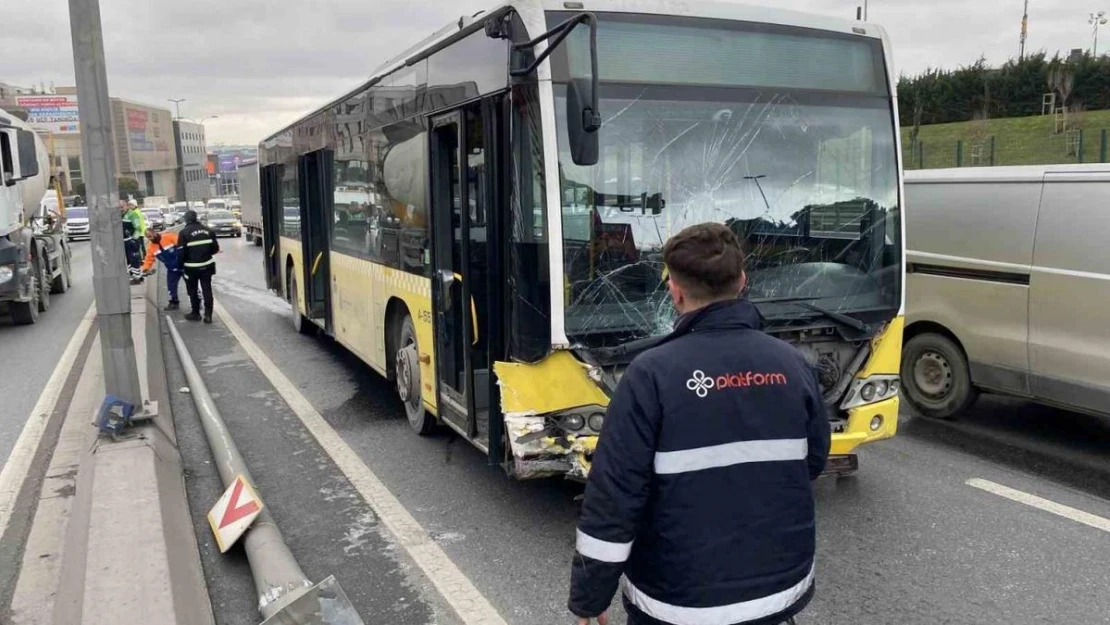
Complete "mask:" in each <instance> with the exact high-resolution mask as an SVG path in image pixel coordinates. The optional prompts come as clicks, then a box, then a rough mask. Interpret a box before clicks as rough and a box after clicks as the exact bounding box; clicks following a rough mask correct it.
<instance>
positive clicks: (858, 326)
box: [794, 302, 871, 334]
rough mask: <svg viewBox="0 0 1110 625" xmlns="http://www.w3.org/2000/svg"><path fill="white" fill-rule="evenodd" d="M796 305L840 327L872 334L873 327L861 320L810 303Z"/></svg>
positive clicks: (797, 303)
mask: <svg viewBox="0 0 1110 625" xmlns="http://www.w3.org/2000/svg"><path fill="white" fill-rule="evenodd" d="M794 304H795V305H797V306H801V307H802V308H805V309H807V310H812V311H813V312H815V313H820V314H821V315H823V316H825V317H828V318H829V319H832V320H833V321H835V322H837V323H839V324H840V325H843V326H848V327H849V328H852V329H853V330H857V331H859V332H865V333H867V334H870V333H871V326H869V325H867V324H866V323H864V322H862V321H860V320H859V319H856V318H855V317H849V316H848V315H845V314H843V313H838V312H836V311H835V310H829V309H828V308H824V307H822V306H818V305H817V304H812V303H809V302H794Z"/></svg>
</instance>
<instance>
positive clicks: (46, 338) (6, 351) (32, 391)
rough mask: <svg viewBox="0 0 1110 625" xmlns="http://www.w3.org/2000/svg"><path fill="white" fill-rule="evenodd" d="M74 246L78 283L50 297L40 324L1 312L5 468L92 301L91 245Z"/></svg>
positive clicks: (0, 425)
mask: <svg viewBox="0 0 1110 625" xmlns="http://www.w3.org/2000/svg"><path fill="white" fill-rule="evenodd" d="M72 245H73V285H72V286H71V287H70V290H69V291H67V292H66V293H65V294H63V295H53V296H51V298H50V310H49V312H46V313H43V314H42V315H41V316H40V317H39V321H38V323H36V324H35V325H31V326H17V325H13V324H12V321H11V317H9V316H8V314H7V312H3V313H0V398H2V401H0V466H2V465H3V464H4V463H5V462H7V459H8V455H9V454H10V453H11V450H12V446H13V445H15V441H16V439H17V438H19V433H20V432H22V431H23V426H24V424H25V423H26V422H27V417H28V416H30V414H31V409H32V408H34V407H35V402H36V401H38V398H39V393H40V392H41V391H42V387H43V386H44V385H45V384H46V381H47V380H48V379H50V374H51V373H53V372H54V367H55V366H57V364H58V359H59V358H61V355H62V352H64V351H65V348H66V345H68V344H69V341H70V339H71V338H73V332H74V330H75V329H76V328H77V324H78V322H80V321H81V317H83V316H84V315H85V313H86V312H87V311H88V309H89V305H90V304H91V303H92V300H93V286H92V265H91V264H90V251H89V243H88V242H87V241H74V242H73V243H72Z"/></svg>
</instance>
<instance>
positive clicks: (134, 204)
mask: <svg viewBox="0 0 1110 625" xmlns="http://www.w3.org/2000/svg"><path fill="white" fill-rule="evenodd" d="M127 205H128V206H138V205H139V203H138V202H136V201H135V200H130V201H128V202H127Z"/></svg>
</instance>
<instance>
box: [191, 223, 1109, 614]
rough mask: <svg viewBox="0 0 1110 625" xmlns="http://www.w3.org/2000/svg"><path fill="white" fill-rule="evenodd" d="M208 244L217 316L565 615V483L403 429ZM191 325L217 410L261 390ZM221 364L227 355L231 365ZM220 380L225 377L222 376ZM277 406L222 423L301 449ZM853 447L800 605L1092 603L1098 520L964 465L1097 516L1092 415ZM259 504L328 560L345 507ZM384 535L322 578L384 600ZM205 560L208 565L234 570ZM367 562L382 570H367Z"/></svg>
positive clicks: (1038, 411) (988, 423) (986, 408)
mask: <svg viewBox="0 0 1110 625" xmlns="http://www.w3.org/2000/svg"><path fill="white" fill-rule="evenodd" d="M224 250H225V251H224V253H223V254H221V255H220V257H219V276H218V277H217V281H216V286H217V297H218V298H220V301H221V302H222V304H223V305H224V306H225V307H226V309H227V310H228V312H229V313H230V314H231V316H232V317H233V318H234V319H235V320H236V321H237V322H238V324H239V325H240V326H242V327H243V328H244V329H245V330H246V332H247V333H248V334H249V335H250V337H251V339H252V340H253V341H254V342H255V343H256V344H257V345H258V346H259V347H260V348H261V349H262V350H263V351H264V352H265V353H266V354H267V355H268V356H269V357H270V358H271V359H272V360H273V361H274V363H276V364H277V366H278V367H279V368H280V369H281V371H282V372H283V373H284V374H285V375H286V376H287V377H288V378H289V379H290V380H291V381H292V382H293V383H294V384H295V385H296V386H297V388H298V389H299V390H300V392H301V393H303V394H304V396H305V397H306V398H307V399H308V400H309V401H310V402H311V403H312V404H313V406H314V407H315V408H316V410H318V411H319V412H320V413H321V414H322V415H323V416H324V418H325V419H326V420H327V422H328V423H329V424H330V425H331V427H332V428H334V429H335V430H336V431H337V432H338V433H339V434H340V435H341V436H342V437H343V439H344V440H345V441H346V443H347V444H348V445H350V446H351V447H352V448H353V449H354V450H355V452H356V453H357V454H358V456H359V458H360V459H361V461H362V462H363V463H365V464H366V465H367V466H368V467H369V468H370V469H371V470H372V471H373V472H374V473H375V474H376V475H377V476H378V477H379V478H380V479H381V481H382V482H384V484H385V485H386V486H387V487H388V488H389V489H390V490H391V491H392V493H393V494H394V495H395V496H396V497H397V498H398V499H399V500H400V502H401V504H403V506H404V507H405V508H406V509H407V510H408V512H409V513H411V514H412V516H413V517H414V518H415V519H416V521H418V522H419V523H420V524H421V525H422V526H423V527H424V528H425V529H426V530H427V531H428V532H429V533H430V534H431V535H432V537H433V538H434V539H435V541H436V542H437V543H438V544H439V545H440V546H441V547H442V549H443V550H444V551H445V552H446V553H447V555H448V556H449V557H450V558H451V559H452V561H454V563H455V564H456V565H457V566H458V567H459V568H460V569H461V571H462V572H463V573H464V574H465V575H466V576H468V577H469V578H470V580H471V581H472V582H473V584H474V585H475V586H476V587H477V588H478V590H479V591H480V592H481V593H482V594H483V595H484V596H485V597H486V598H487V599H488V600H489V601H490V602H491V603H492V604H493V605H494V606H495V607H496V608H497V610H498V611H499V612H500V613H501V615H502V616H503V617H504V619H505V620H506V621H507V622H509V623H512V624H514V625H517V624H519V625H548V624H559V623H568V622H570V619H569V618H568V615H567V613H566V612H565V609H564V605H565V602H566V592H567V583H568V577H569V562H570V558H571V555H572V552H573V548H574V547H573V543H574V528H575V518H576V506H575V504H574V502H573V497H574V496H575V495H576V494H577V493H579V492H581V489H580V487H579V486H576V485H574V484H571V483H567V482H562V481H553V480H547V481H533V482H514V481H510V480H509V479H508V478H506V477H505V476H504V475H503V474H502V473H500V472H498V471H497V470H495V469H491V468H489V467H488V466H487V465H486V463H485V459H484V457H483V456H482V455H481V454H480V453H478V452H477V451H475V450H474V449H472V448H471V447H470V446H469V445H467V444H466V443H464V442H462V441H459V440H457V439H455V438H454V437H452V436H450V435H449V434H446V433H444V434H440V435H436V436H432V437H428V438H418V437H417V436H416V435H414V434H413V433H412V432H411V431H410V430H409V427H408V425H407V423H406V421H405V419H404V416H403V412H402V410H401V408H400V405H399V403H398V401H397V400H396V399H395V396H394V393H393V389H392V388H391V387H390V385H389V384H388V383H386V382H385V381H384V380H382V379H380V378H379V377H378V376H377V375H376V374H375V373H373V372H372V371H371V370H370V369H369V367H367V366H365V365H363V364H362V363H360V362H359V361H358V360H357V359H356V358H354V357H353V356H351V355H350V354H348V353H347V352H346V351H345V350H343V349H342V348H340V347H338V346H337V345H335V344H333V343H331V342H330V341H328V340H326V339H322V338H313V337H307V336H301V335H298V334H297V333H296V332H294V331H293V329H292V326H291V324H290V319H289V315H288V310H287V307H286V305H285V304H284V302H282V301H281V300H279V299H277V298H275V297H273V296H272V295H270V294H269V293H267V292H266V291H265V290H264V288H263V285H262V276H261V269H260V267H261V250H260V249H259V248H254V247H251V246H249V245H247V244H245V243H242V242H241V241H228V242H227V243H226V245H224ZM197 329H203V328H201V327H199V326H198V327H194V328H190V334H191V335H192V340H194V341H196V345H197V349H198V350H201V349H203V350H206V351H205V353H207V354H209V356H208V358H209V359H210V360H209V361H208V364H207V366H206V368H205V370H204V374H205V375H206V376H207V377H208V378H209V379H212V380H213V381H216V380H220V379H221V378H222V380H220V381H219V384H220V391H219V397H217V399H216V401H217V404H218V405H219V406H220V408H221V410H223V411H224V412H225V414H239V413H242V414H244V415H247V414H249V415H255V414H256V413H257V412H258V404H259V402H263V405H266V406H269V405H270V403H269V402H271V401H272V399H273V398H272V393H273V389H272V388H271V387H270V386H269V385H268V384H267V383H266V382H265V380H264V379H263V378H259V377H258V376H257V375H256V373H255V371H254V367H253V365H252V364H251V363H250V362H245V361H243V360H242V356H241V354H240V353H239V352H238V351H237V348H236V346H235V345H234V338H233V337H231V336H230V335H229V334H228V333H227V332H225V331H223V330H222V328H220V327H219V326H217V327H215V328H210V330H211V331H210V332H201V331H197ZM171 353H172V352H171ZM212 358H214V360H212ZM240 368H243V369H244V373H243V374H235V373H234V372H235V371H237V370H238V369H240ZM233 376H241V377H233ZM234 379H238V380H240V382H238V383H236V384H239V385H238V386H237V385H236V384H229V383H228V380H234ZM279 403H280V402H279ZM175 409H176V404H175ZM282 410H283V409H282V408H281V406H280V405H278V406H276V407H275V408H274V409H273V410H272V411H267V410H264V411H262V414H263V415H265V414H273V415H274V416H271V417H268V418H267V417H265V416H251V417H250V418H245V419H243V420H241V421H240V422H239V425H238V426H237V427H238V428H239V432H236V435H237V436H239V437H240V439H239V444H240V446H241V447H243V448H244V454H247V455H250V456H252V457H253V458H255V459H256V461H257V462H262V463H267V466H270V465H281V464H286V465H288V464H291V463H293V460H292V458H291V456H289V453H290V452H289V451H288V447H287V446H280V445H278V446H275V442H274V440H275V439H274V438H273V437H274V432H273V430H274V428H280V431H281V437H283V438H284V439H286V440H287V441H293V442H294V443H296V444H298V445H304V446H305V449H306V453H309V454H317V452H318V450H317V449H316V448H315V447H314V445H313V444H311V441H310V439H307V438H306V437H305V436H304V434H305V432H304V428H303V426H302V425H300V424H299V423H297V422H294V421H293V420H287V419H284V418H283V417H281V415H282V414H283V413H282ZM179 427H180V426H179ZM240 433H241V434H240ZM313 457H315V456H313ZM322 464H324V465H328V464H329V463H328V462H326V461H324V462H323V463H322ZM861 464H862V466H861V470H860V472H859V474H858V475H857V476H855V477H851V478H844V479H824V480H821V481H820V482H819V483H818V486H817V501H818V513H819V556H818V557H819V560H818V562H819V563H818V579H819V582H818V592H817V596H816V598H815V600H814V602H813V604H812V605H811V608H810V609H809V610H808V611H807V612H806V613H805V615H804V618H802V619H800V622H801V623H803V624H817V623H820V624H825V625H836V624H845V625H848V624H853V625H855V624H875V625H888V624H891V623H913V624H918V623H920V624H930V623H938V624H939V623H945V624H947V623H968V624H993V623H999V624H1003V623H1005V624H1013V625H1023V624H1033V623H1038V624H1041V623H1096V622H1097V623H1104V622H1110V621H1108V620H1107V616H1106V615H1107V614H1110V593H1107V592H1106V588H1108V587H1110V566H1107V562H1110V535H1108V534H1107V531H1108V528H1110V522H1106V524H1105V525H1104V526H1103V529H1099V528H1098V527H1092V526H1091V525H1090V524H1083V523H1080V522H1077V521H1076V520H1074V519H1073V518H1066V517H1065V516H1061V515H1059V514H1053V513H1049V512H1046V511H1044V510H1042V509H1037V508H1035V507H1032V506H1030V505H1027V504H1026V503H1019V502H1017V501H1013V500H1011V499H1008V498H1004V497H1002V496H999V495H998V494H995V493H994V492H988V491H987V490H983V489H982V488H976V487H973V486H972V485H970V484H969V481H974V480H985V481H987V482H985V483H987V484H988V486H989V484H997V485H1001V486H1004V487H1008V488H1010V489H1016V490H1018V491H1022V492H1023V493H1028V494H1032V495H1035V496H1038V497H1040V498H1043V499H1045V500H1050V501H1051V502H1054V503H1056V504H1062V505H1064V506H1069V507H1070V508H1073V509H1075V510H1078V511H1082V512H1086V513H1088V514H1091V515H1097V516H1098V517H1102V519H1107V518H1110V424H1107V422H1106V421H1105V420H1101V419H1096V418H1091V417H1086V416H1081V415H1074V414H1070V413H1065V412H1062V411H1057V410H1050V409H1045V408H1041V407H1036V406H1032V405H1029V404H1027V403H1023V402H1016V401H1011V400H999V399H996V398H985V399H983V400H982V401H981V403H980V404H978V405H977V406H976V408H975V411H974V413H973V414H971V415H969V416H968V417H966V418H964V419H963V420H961V421H959V422H957V423H953V424H948V423H938V422H933V421H928V420H923V419H919V418H915V417H913V416H912V415H909V414H904V415H902V427H901V431H900V433H899V435H898V437H896V438H895V439H893V440H891V441H887V442H884V443H880V444H877V445H873V446H871V447H869V448H867V449H865V450H864V451H863V452H862V453H861ZM320 470H321V471H322V472H323V473H324V474H326V475H331V474H330V473H329V472H328V470H326V469H320ZM279 475H280V474H279ZM328 479H330V478H328V477H326V476H322V477H321V478H320V479H319V484H318V488H317V491H318V492H317V493H313V492H311V490H310V489H308V488H306V487H305V486H304V482H303V480H289V481H288V483H287V484H286V483H285V481H284V480H282V479H275V480H272V481H271V482H270V488H271V489H278V490H279V492H281V491H282V490H283V489H288V490H290V491H293V490H297V491H299V492H300V496H301V497H302V499H301V501H316V502H317V503H318V504H319V505H325V504H326V499H327V497H328V496H330V495H329V492H330V491H328V490H327V489H328V488H330V486H329V482H328ZM973 483H979V484H983V483H984V482H973ZM282 496H283V497H285V496H286V495H284V494H283V495H282ZM306 498H307V499H306ZM354 505H358V502H355V504H354ZM275 515H276V516H277V520H278V523H279V524H280V525H281V526H282V527H283V530H285V531H287V532H288V533H291V534H293V533H295V534H296V535H297V536H298V537H299V538H298V543H297V545H296V546H295V547H294V552H295V553H298V552H300V553H306V554H309V553H310V554H312V557H313V558H315V561H316V562H317V563H318V566H319V567H320V569H321V570H323V569H326V568H328V567H333V568H336V567H342V566H343V561H344V559H345V558H347V557H348V553H347V550H346V545H345V543H343V542H342V541H340V540H336V539H335V537H334V536H335V533H336V531H340V530H342V529H343V528H344V525H345V524H347V523H349V518H346V517H334V518H328V517H325V518H323V519H321V516H320V515H319V514H313V513H312V511H311V510H291V509H286V510H283V511H281V513H280V514H279V513H277V512H275ZM1073 516H1075V515H1073ZM313 523H315V524H316V525H312V524H313ZM320 523H323V524H324V525H323V529H320V528H321V526H320V525H319V524H320ZM1096 525H1097V523H1096ZM313 528H317V529H319V531H316V532H314V531H313ZM200 529H201V531H203V530H204V527H203V525H201V526H200ZM375 531H377V530H375ZM375 540H376V539H375ZM386 542H387V543H388V537H386ZM387 553H388V554H389V559H388V560H387V561H386V562H385V563H384V564H381V566H382V569H381V570H383V571H384V573H383V575H384V578H379V577H376V576H375V575H372V574H367V575H363V576H359V575H357V574H356V575H354V576H348V577H347V578H341V579H340V581H341V582H342V583H343V585H344V587H345V588H346V589H347V591H348V593H351V592H352V588H356V587H362V586H364V587H365V588H367V589H369V590H368V593H369V595H374V594H375V593H377V596H376V598H371V597H369V596H368V597H367V598H366V599H365V600H363V602H362V605H374V606H377V607H378V608H381V607H382V606H384V605H388V599H389V595H388V593H389V592H393V591H391V590H389V588H392V586H390V584H392V583H393V580H395V573H396V571H398V570H399V571H408V572H409V573H410V574H411V571H410V569H409V567H407V565H406V563H405V562H404V559H403V557H402V556H401V555H399V554H397V553H396V551H393V552H389V551H387ZM394 564H397V566H396V567H394V566H393V565H394ZM212 579H213V582H214V583H218V584H226V583H230V582H229V580H230V579H234V577H233V576H232V577H231V578H221V577H213V578H212ZM381 579H385V580H386V583H385V585H384V586H382V587H381V588H379V589H375V588H376V586H378V585H380V580H381ZM238 583H240V584H243V582H242V581H241V580H240V581H239V582H238ZM248 583H249V582H248ZM404 589H405V590H404V591H403V592H402V591H398V592H399V593H400V594H399V595H398V597H397V606H399V607H397V606H395V608H396V609H397V610H398V612H399V613H403V618H398V619H397V622H406V623H408V622H412V623H416V622H427V623H436V622H444V621H443V620H442V619H443V618H444V617H443V616H442V613H441V612H440V608H439V606H440V600H439V599H438V597H437V596H436V594H435V592H434V591H433V590H431V589H430V587H429V585H428V584H427V583H426V580H424V579H423V577H421V576H419V575H415V574H413V577H412V579H411V580H410V583H409V584H408V585H405V586H404ZM361 590H362V588H359V589H358V590H356V591H355V592H360V591H361ZM413 593H416V594H415V595H413ZM413 606H415V607H413ZM219 612H220V611H219V609H218V610H217V613H218V614H219ZM230 613H231V608H228V609H227V610H225V612H224V614H225V616H226V615H227V614H230ZM437 614H439V615H440V616H437ZM363 616H364V618H368V620H367V622H385V621H381V620H380V618H375V617H374V616H370V617H368V616H367V615H366V614H363ZM379 617H380V615H379ZM614 620H615V621H616V622H618V623H620V622H623V618H622V617H619V616H618V618H616V619H614ZM223 622H236V621H235V620H233V619H229V618H221V623H223ZM447 622H450V621H447Z"/></svg>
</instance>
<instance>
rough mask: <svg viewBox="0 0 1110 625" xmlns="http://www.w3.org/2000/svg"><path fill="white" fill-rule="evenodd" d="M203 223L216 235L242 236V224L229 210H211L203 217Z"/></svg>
mask: <svg viewBox="0 0 1110 625" xmlns="http://www.w3.org/2000/svg"><path fill="white" fill-rule="evenodd" d="M204 223H205V225H207V226H208V227H209V228H211V229H212V232H214V233H216V236H218V237H219V236H225V237H236V238H238V237H241V236H243V224H242V223H240V222H239V220H238V219H236V218H235V215H233V214H232V213H231V211H229V210H212V211H208V214H207V215H205V217H204Z"/></svg>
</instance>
